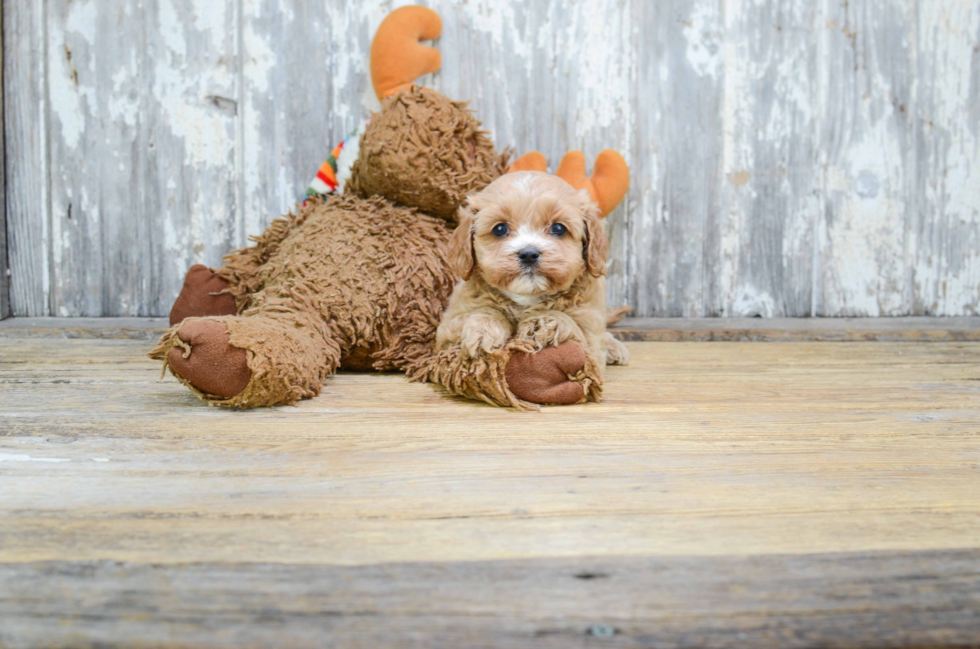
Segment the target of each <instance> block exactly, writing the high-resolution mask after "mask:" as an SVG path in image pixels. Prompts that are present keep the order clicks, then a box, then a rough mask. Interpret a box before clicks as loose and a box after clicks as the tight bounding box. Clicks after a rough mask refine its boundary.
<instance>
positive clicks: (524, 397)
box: [150, 7, 601, 408]
mask: <svg viewBox="0 0 980 649" xmlns="http://www.w3.org/2000/svg"><path fill="white" fill-rule="evenodd" d="M440 31H441V21H440V19H439V17H438V15H437V14H435V13H434V12H432V11H431V10H429V9H426V8H423V7H404V8H402V9H398V10H396V11H394V12H392V13H391V14H390V15H389V16H388V17H387V18H386V19H385V20H384V22H383V23H382V25H381V27H380V28H379V29H378V32H377V35H376V37H375V40H374V42H373V43H372V47H371V71H372V79H373V83H374V87H375V90H376V93H377V94H378V97H379V99H381V100H382V109H381V111H380V112H379V113H376V114H374V115H372V117H371V119H370V121H369V122H368V124H367V126H366V128H365V129H364V130H363V133H362V134H361V135H360V139H359V149H358V153H357V158H356V161H355V162H354V163H353V167H352V168H351V170H350V177H349V179H348V180H347V182H346V187H345V191H344V193H343V194H342V195H339V194H338V195H332V196H327V197H314V198H310V199H309V200H307V201H306V202H305V203H304V204H303V205H302V206H301V207H300V208H299V209H298V211H297V213H296V214H289V215H288V216H286V217H284V218H281V219H277V220H276V221H274V222H273V223H272V225H270V227H269V228H268V229H267V230H266V231H265V232H264V233H263V234H262V235H261V236H259V237H255V238H253V240H254V242H255V245H254V246H252V247H249V248H244V249H241V250H237V251H235V252H232V253H231V254H229V255H227V256H226V257H225V265H224V266H222V267H221V268H217V269H213V270H212V269H208V268H206V267H204V266H200V265H197V266H194V267H192V268H191V269H190V270H189V271H188V273H187V277H186V279H185V281H184V287H183V290H182V291H181V293H180V295H179V296H178V298H177V300H176V302H175V303H174V306H173V309H172V310H171V314H170V323H171V325H172V327H171V329H170V330H169V331H168V332H167V333H166V334H164V336H163V337H162V338H161V339H160V341H159V343H158V344H157V346H156V348H155V349H154V350H153V351H152V352H151V353H150V356H151V357H152V358H155V359H158V360H162V361H163V362H164V364H165V367H169V368H170V370H171V372H172V373H173V374H174V376H176V377H177V378H178V379H179V380H180V381H181V382H182V383H184V384H185V385H187V386H188V387H190V388H191V389H192V390H193V391H194V392H195V393H196V394H197V395H198V396H200V397H201V398H202V399H204V400H206V401H208V402H209V403H212V404H216V405H221V406H228V407H237V408H251V407H259V406H274V405H279V404H287V403H295V402H296V401H298V400H299V399H303V398H308V397H313V396H315V395H317V394H319V392H320V389H321V386H322V384H323V381H324V379H326V377H327V376H328V375H330V374H332V373H333V372H335V371H336V370H337V369H339V368H348V369H358V370H369V369H374V370H391V369H402V370H406V371H407V372H409V374H410V375H412V376H413V377H415V378H416V379H426V378H437V376H438V375H440V370H439V368H444V369H445V372H443V373H448V374H452V375H453V376H454V377H455V378H454V380H453V381H451V382H447V383H445V384H446V386H447V387H448V388H449V389H450V390H451V391H455V392H457V393H460V394H465V395H467V396H472V397H475V398H480V399H483V400H485V401H490V402H493V403H497V404H500V405H517V406H518V407H524V408H526V407H531V404H533V403H551V402H557V403H567V402H574V401H578V400H581V399H582V398H584V395H583V394H581V392H582V388H579V387H576V388H575V389H576V390H577V392H576V393H575V394H574V395H569V394H568V387H567V383H568V381H569V376H570V375H571V376H573V377H579V383H577V384H576V386H578V385H582V384H584V383H587V382H588V379H587V378H583V377H585V375H586V374H588V368H587V367H586V365H587V360H586V359H585V358H584V355H583V354H582V353H581V350H580V349H578V350H575V349H571V348H569V347H568V345H567V344H566V345H564V346H562V347H561V348H557V347H555V348H548V349H546V350H543V351H540V352H539V353H538V354H533V353H532V354H525V355H523V356H520V357H518V356H517V354H518V353H520V352H521V351H523V352H531V351H535V350H529V349H519V348H518V347H519V346H518V347H514V348H513V349H512V350H511V351H509V352H508V354H507V355H506V356H504V355H497V356H496V357H494V358H490V359H475V360H471V361H468V364H467V365H466V366H465V367H464V366H463V365H461V364H459V363H456V364H455V365H453V362H452V361H451V360H449V361H448V362H446V359H440V358H436V357H434V356H433V355H432V344H433V340H434V337H435V330H436V327H437V325H438V324H439V321H440V318H441V317H442V313H443V310H444V309H445V306H446V304H447V302H448V299H449V296H450V294H451V292H452V289H453V286H454V284H455V282H456V278H455V277H454V276H453V274H452V272H451V271H450V267H449V264H448V261H447V245H448V242H449V239H450V236H451V235H452V229H453V227H454V219H455V214H456V210H457V208H458V206H459V205H460V203H461V202H462V201H463V200H464V199H465V197H466V196H467V195H470V194H473V193H475V192H478V191H479V190H481V189H482V188H483V187H485V186H486V185H488V184H489V183H490V182H492V181H493V180H494V179H495V178H497V177H498V176H499V175H500V174H502V173H504V171H505V170H506V168H507V155H506V153H505V154H502V155H501V154H498V153H497V152H496V151H495V150H494V146H493V143H492V142H491V141H490V139H489V138H488V137H487V136H486V133H485V132H484V131H481V130H480V123H479V122H478V121H477V120H476V119H475V118H474V116H473V115H472V113H471V112H470V111H469V110H467V108H466V104H465V103H462V102H454V101H451V100H449V99H447V98H446V97H444V96H443V95H441V94H439V93H437V92H435V91H433V90H431V89H426V88H421V87H418V86H415V85H412V82H413V80H414V79H415V78H416V77H418V76H419V75H421V74H426V73H429V72H433V71H435V70H437V69H438V67H439V54H438V52H437V51H435V50H434V49H432V48H430V47H425V46H423V45H421V44H420V43H419V40H427V39H432V38H436V37H438V36H439V33H440ZM583 177H584V173H583ZM600 184H601V183H600ZM555 350H561V353H559V354H557V355H556V352H555ZM511 356H513V357H514V363H513V364H511V365H508V361H510V359H511ZM480 362H482V363H484V364H486V365H492V366H493V369H494V374H493V376H494V377H495V378H494V379H493V380H491V381H489V382H488V380H487V377H486V376H482V375H481V376H478V377H476V376H475V375H474V374H472V373H475V372H478V370H479V368H478V367H477V366H476V364H478V363H480ZM501 363H503V364H502V365H501ZM508 381H511V382H514V383H515V385H516V386H518V391H519V392H520V393H521V396H517V395H516V394H515V393H514V392H512V391H511V389H510V387H509V384H508ZM556 390H557V392H556ZM563 390H564V393H563V392H562V391H563ZM593 392H594V391H593ZM556 394H557V395H558V396H559V397H561V398H555V395H556ZM572 396H574V397H575V398H574V399H572V398H571V397H572Z"/></svg>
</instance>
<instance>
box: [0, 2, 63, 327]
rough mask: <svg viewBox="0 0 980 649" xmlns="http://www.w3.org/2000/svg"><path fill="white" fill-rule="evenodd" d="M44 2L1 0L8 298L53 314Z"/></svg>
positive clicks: (14, 306) (17, 311)
mask: <svg viewBox="0 0 980 649" xmlns="http://www.w3.org/2000/svg"><path fill="white" fill-rule="evenodd" d="M44 8H45V3H42V2H19V1H18V0H3V32H4V38H3V50H4V52H3V59H4V65H3V68H4V70H3V90H4V91H3V102H4V123H3V126H4V146H5V156H4V157H5V159H6V190H7V196H6V212H7V232H8V233H9V240H8V242H7V252H8V263H9V264H10V273H11V275H10V280H11V284H10V301H11V310H12V312H13V314H14V315H24V316H45V315H52V312H51V309H50V304H49V301H48V298H49V291H50V269H49V264H50V261H51V247H50V243H51V242H50V235H49V227H50V223H49V215H50V205H49V202H48V190H49V186H48V178H49V176H48V156H47V139H48V134H47V106H48V102H47V99H46V97H45V83H44V79H45V57H44V52H45V39H44V21H45V18H44Z"/></svg>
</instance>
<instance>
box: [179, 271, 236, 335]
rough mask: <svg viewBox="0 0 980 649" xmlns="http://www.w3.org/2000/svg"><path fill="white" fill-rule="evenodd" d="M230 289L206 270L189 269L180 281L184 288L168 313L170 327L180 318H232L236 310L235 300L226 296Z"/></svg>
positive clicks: (229, 295)
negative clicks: (213, 316)
mask: <svg viewBox="0 0 980 649" xmlns="http://www.w3.org/2000/svg"><path fill="white" fill-rule="evenodd" d="M230 286H231V285H230V284H229V283H228V281H227V280H225V279H223V278H221V277H218V276H217V275H215V274H214V272H213V271H212V270H211V269H210V268H208V267H207V266H203V265H201V264H195V265H193V266H191V268H190V270H188V271H187V275H186V276H185V277H184V287H183V288H182V289H181V291H180V295H178V296H177V299H176V300H175V301H174V305H173V307H172V308H171V309H170V324H171V325H175V324H177V323H178V322H182V321H183V320H184V318H197V317H201V316H208V315H235V314H236V313H238V308H237V307H236V306H235V298H234V297H232V295H231V293H229V292H228V289H229V287H230Z"/></svg>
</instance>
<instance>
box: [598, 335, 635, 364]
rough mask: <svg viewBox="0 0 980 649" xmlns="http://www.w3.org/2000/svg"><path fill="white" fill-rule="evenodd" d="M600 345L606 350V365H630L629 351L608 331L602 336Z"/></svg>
mask: <svg viewBox="0 0 980 649" xmlns="http://www.w3.org/2000/svg"><path fill="white" fill-rule="evenodd" d="M602 343H603V345H604V347H605V349H606V365H629V364H630V350H628V349H626V345H624V344H623V343H621V342H620V341H618V340H616V338H615V336H613V335H612V334H611V333H609V332H608V331H607V332H606V333H605V334H603V336H602Z"/></svg>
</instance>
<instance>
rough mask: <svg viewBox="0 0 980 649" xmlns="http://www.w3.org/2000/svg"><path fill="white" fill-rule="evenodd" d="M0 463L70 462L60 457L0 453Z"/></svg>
mask: <svg viewBox="0 0 980 649" xmlns="http://www.w3.org/2000/svg"><path fill="white" fill-rule="evenodd" d="M0 462H48V463H59V462H71V460H69V459H66V458H60V457H33V456H31V455H24V454H20V453H0Z"/></svg>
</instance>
